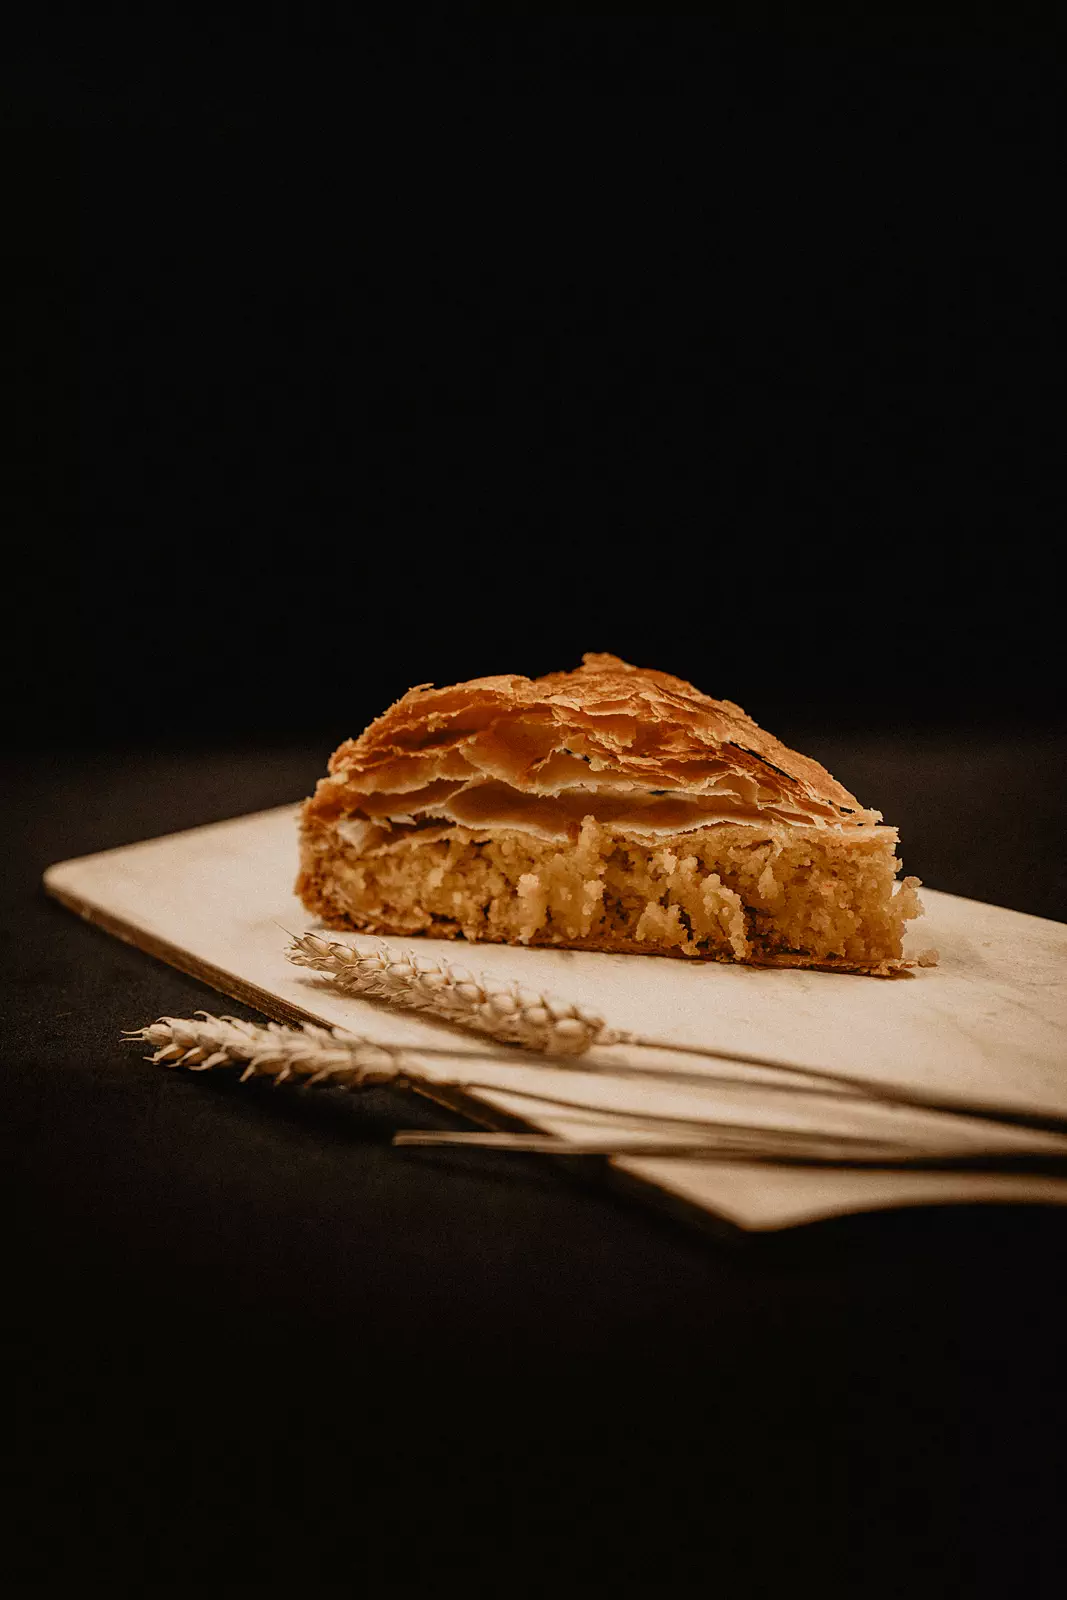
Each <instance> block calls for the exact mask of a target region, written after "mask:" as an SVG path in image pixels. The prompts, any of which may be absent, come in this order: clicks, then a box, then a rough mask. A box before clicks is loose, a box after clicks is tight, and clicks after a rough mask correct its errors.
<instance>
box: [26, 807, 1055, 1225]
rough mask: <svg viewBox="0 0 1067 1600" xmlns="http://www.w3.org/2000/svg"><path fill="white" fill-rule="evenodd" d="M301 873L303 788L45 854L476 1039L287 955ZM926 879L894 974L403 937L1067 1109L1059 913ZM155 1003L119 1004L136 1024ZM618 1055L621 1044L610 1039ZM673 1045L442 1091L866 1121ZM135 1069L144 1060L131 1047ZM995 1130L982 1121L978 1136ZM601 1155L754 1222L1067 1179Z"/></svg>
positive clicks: (494, 967) (274, 967) (540, 984)
mask: <svg viewBox="0 0 1067 1600" xmlns="http://www.w3.org/2000/svg"><path fill="white" fill-rule="evenodd" d="M295 872H296V808H295V807H294V806H283V807H280V808H278V809H275V810H271V811H265V812H260V813H258V814H256V815H252V816H246V817H239V818H236V819H234V820H233V821H230V822H223V823H218V824H213V825H211V826H208V827H204V828H197V829H193V830H191V831H189V832H186V833H180V834H172V835H170V836H168V837H166V838H163V839H155V840H148V841H146V842H144V843H141V844H135V845H130V846H128V847H125V848H123V849H119V850H110V851H105V852H103V853H101V854H99V855H93V856H84V857H82V858H80V859H78V860H74V861H66V862H62V863H60V864H58V865H56V866H54V867H51V868H50V869H49V870H48V872H47V873H46V875H45V886H46V888H47V889H48V892H49V893H50V894H52V895H54V896H55V897H56V898H57V899H59V900H61V901H63V903H64V904H66V905H67V906H69V907H70V908H71V909H73V910H74V911H76V912H78V913H79V914H80V915H81V916H83V917H86V918H87V919H88V920H90V921H92V922H95V923H98V924H100V925H101V926H102V927H104V928H106V929H108V930H109V931H110V932H112V933H114V934H116V935H118V937H120V938H122V939H125V940H127V941H128V942H130V943H132V944H135V945H137V946H139V947H140V948H142V949H144V950H146V951H149V952H150V953H151V954H153V955H155V956H158V957H160V958H162V959H163V960H164V961H167V962H170V963H171V964H172V965H174V966H177V967H181V968H182V969H184V970H185V971H188V972H190V973H193V974H194V975H196V976H198V977H200V978H202V979H204V980H205V981H206V982H208V983H210V984H211V985H212V986H213V987H215V988H217V989H219V990H220V991H221V992H222V993H223V994H226V995H229V996H231V997H233V998H237V999H240V1000H243V1001H245V1002H247V1003H249V1004H250V1005H252V1006H255V1007H257V1008H258V1009H259V1010H261V1011H263V1012H265V1013H266V1014H267V1015H269V1016H272V1017H274V1018H276V1019H279V1020H293V1019H314V1020H317V1021H321V1022H326V1023H329V1024H332V1025H340V1026H343V1027H345V1028H348V1029H350V1030H352V1031H353V1032H357V1033H366V1034H370V1035H373V1036H374V1037H377V1038H380V1039H387V1040H390V1041H392V1042H395V1043H401V1044H406V1045H409V1046H412V1047H417V1046H418V1045H419V1044H422V1045H423V1046H428V1045H431V1044H432V1045H435V1046H440V1045H441V1044H442V1043H447V1044H454V1045H455V1047H456V1049H457V1050H459V1051H464V1050H471V1049H473V1048H474V1047H475V1046H474V1044H473V1042H471V1043H468V1042H466V1041H465V1039H464V1037H463V1036H461V1035H458V1034H457V1033H456V1031H455V1030H453V1029H450V1028H447V1027H446V1026H444V1025H441V1024H437V1023H434V1022H432V1021H429V1020H427V1019H424V1018H422V1017H420V1016H415V1015H412V1014H410V1013H401V1012H396V1011H392V1010H389V1009H387V1008H385V1007H383V1006H381V1005H380V1004H375V1003H373V1002H368V1001H365V1000H359V999H355V998H352V997H346V996H344V995H340V994H338V993H336V992H334V991H333V990H332V989H330V988H329V987H328V986H327V985H325V984H324V983H323V982H322V980H320V979H317V978H316V977H315V976H314V975H313V974H310V973H307V972H305V971H301V970H300V969H299V968H295V967H293V966H292V965H291V964H290V963H289V962H288V961H287V960H286V958H285V954H284V951H285V946H286V943H287V939H286V934H285V932H284V931H283V930H285V929H289V930H293V931H296V930H303V929H305V928H307V927H308V926H309V925H310V924H309V919H308V917H307V914H306V913H305V912H304V910H303V908H302V907H301V906H300V904H299V902H298V901H297V900H296V898H295V896H294V895H293V892H292V884H293V879H294V877H295ZM923 899H924V903H925V905H926V907H927V916H926V918H925V920H924V921H923V922H922V923H921V924H920V925H919V929H918V930H917V933H916V935H915V936H914V937H915V938H916V940H917V943H918V945H919V946H926V945H930V944H932V945H934V946H936V947H937V948H938V950H939V951H940V956H941V961H940V965H939V966H938V967H936V968H929V969H918V970H916V971H915V972H914V973H912V974H910V975H908V976H905V977H901V978H895V979H890V980H878V979H872V978H860V977H854V976H847V975H843V974H837V973H820V972H802V971H792V970H789V971H767V970H760V969H756V968H750V967H738V966H725V965H718V964H714V963H703V962H691V961H682V960H669V959H663V958H658V957H651V956H619V955H592V954H588V953H586V952H580V951H554V950H527V949H521V948H513V947H509V946H506V945H468V944H462V943H458V944H457V943H454V942H451V941H449V942H441V941H432V940H420V941H418V945H419V948H420V949H421V950H425V951H427V952H438V953H441V954H444V955H445V956H447V957H448V959H450V960H451V961H453V962H459V963H461V964H462V965H464V966H466V967H468V968H470V969H473V970H477V971H482V972H487V973H491V974H493V975H494V976H497V977H506V978H517V979H519V980H521V981H522V982H523V983H524V984H525V985H526V986H527V987H529V988H531V989H536V990H546V991H551V992H553V993H555V994H558V995H561V996H565V997H567V998H570V999H574V1000H577V1001H579V1002H581V1003H583V1004H585V1005H590V1006H592V1007H594V1008H595V1009H596V1010H597V1011H598V1012H600V1014H601V1015H603V1016H605V1017H606V1018H607V1019H608V1021H609V1022H611V1023H612V1024H613V1025H614V1026H616V1027H623V1028H629V1029H632V1030H635V1031H640V1032H642V1033H644V1034H649V1035H654V1036H655V1037H657V1038H661V1039H669V1040H671V1041H673V1042H675V1043H679V1044H695V1045H704V1046H711V1047H715V1048H719V1049H726V1050H737V1051H739V1052H743V1053H746V1054H759V1055H770V1056H775V1057H779V1058H784V1059H786V1060H788V1061H791V1062H794V1063H797V1064H799V1065H803V1066H806V1067H813V1068H822V1069H829V1070H831V1071H838V1072H845V1073H850V1074H854V1075H857V1076H863V1077H865V1078H870V1079H871V1080H872V1081H879V1080H881V1081H891V1082H893V1083H898V1084H907V1085H911V1086H915V1087H920V1088H922V1089H925V1090H928V1091H929V1090H936V1091H939V1092H944V1093H946V1094H955V1095H959V1096H964V1097H970V1098H972V1099H978V1098H981V1099H986V1100H992V1101H996V1102H998V1103H1003V1104H1008V1105H1015V1106H1020V1107H1026V1108H1035V1109H1041V1110H1045V1111H1053V1112H1056V1113H1059V1114H1067V1046H1065V1040H1067V926H1065V925H1063V924H1061V923H1054V922H1047V921H1044V920H1042V919H1040V918H1037V917H1028V916H1023V915H1021V914H1020V913H1018V912H1013V911H1008V910H1004V909H1003V908H1000V907H997V906H988V905H983V904H980V903H978V902H976V901H971V900H962V899H959V898H958V897H956V896H953V895H946V894H938V893H935V892H933V891H929V890H924V891H923ZM334 937H339V936H337V935H334ZM352 937H353V938H354V937H355V936H352ZM356 942H359V941H358V940H357V941H356ZM387 942H389V943H391V944H392V945H394V946H396V947H398V948H402V947H403V945H404V941H402V940H390V941H387ZM151 1020H153V1019H152V1018H148V1017H130V1018H129V1019H128V1022H129V1026H130V1027H131V1028H133V1027H139V1026H141V1025H143V1024H144V1023H146V1022H149V1021H151ZM479 1048H483V1049H484V1045H479ZM613 1054H614V1056H615V1058H616V1059H617V1058H618V1056H619V1054H620V1052H618V1051H615V1052H613ZM621 1054H622V1055H623V1056H624V1057H626V1058H627V1059H629V1060H630V1061H632V1062H636V1061H638V1060H641V1061H643V1062H647V1063H649V1064H650V1065H652V1066H653V1067H654V1066H655V1065H656V1064H657V1063H658V1064H659V1065H660V1066H661V1067H663V1066H666V1065H668V1064H669V1065H670V1066H671V1067H673V1068H675V1069H677V1067H678V1065H679V1058H678V1057H673V1058H668V1057H665V1056H664V1057H655V1056H652V1057H649V1056H646V1055H644V1054H641V1055H635V1054H632V1053H631V1054H629V1055H627V1052H625V1051H624V1052H621ZM425 1059H426V1062H427V1063H428V1064H432V1063H431V1058H429V1057H427V1058H425ZM683 1060H684V1066H685V1067H686V1069H687V1070H690V1071H693V1072H697V1073H701V1074H705V1075H706V1082H705V1083H701V1084H697V1085H689V1086H685V1087H682V1086H679V1085H678V1084H677V1083H676V1082H672V1081H668V1080H667V1079H666V1078H664V1079H662V1080H658V1079H656V1078H643V1079H638V1080H632V1081H628V1080H618V1079H611V1078H603V1077H601V1078H590V1076H589V1075H587V1074H581V1075H578V1074H575V1073H568V1072H565V1071H555V1070H553V1069H552V1068H548V1067H545V1066H540V1065H537V1064H536V1058H530V1057H526V1056H523V1057H520V1058H517V1057H516V1053H515V1052H514V1051H506V1050H505V1051H502V1053H501V1057H500V1064H499V1065H498V1066H493V1065H492V1064H489V1063H485V1062H484V1061H479V1062H477V1063H471V1064H470V1066H469V1067H468V1071H469V1072H470V1073H472V1074H474V1075H475V1076H477V1078H478V1079H479V1081H481V1082H489V1083H491V1084H493V1085H497V1084H499V1085H500V1087H499V1088H497V1087H490V1088H482V1089H478V1090H472V1089H470V1088H466V1089H465V1090H464V1091H463V1093H462V1094H461V1095H459V1096H457V1095H456V1094H455V1093H453V1092H451V1091H448V1090H442V1091H441V1092H440V1094H439V1098H442V1099H446V1100H449V1101H450V1102H451V1103H453V1104H459V1105H461V1106H462V1107H463V1109H465V1110H466V1111H468V1112H469V1113H470V1114H471V1115H472V1116H473V1117H475V1118H476V1119H477V1120H479V1121H481V1122H483V1123H485V1124H488V1125H490V1126H492V1125H500V1124H502V1123H506V1124H507V1125H513V1124H514V1123H515V1122H516V1121H518V1122H521V1123H522V1124H523V1125H527V1126H535V1127H538V1128H541V1129H545V1130H548V1131H550V1132H553V1133H555V1134H557V1135H558V1136H559V1137H560V1138H563V1139H567V1138H571V1137H574V1136H576V1133H578V1134H580V1135H581V1136H582V1137H588V1136H589V1134H590V1133H591V1132H592V1131H593V1130H594V1129H595V1128H597V1127H598V1126H601V1125H602V1124H598V1123H597V1121H596V1117H595V1114H591V1115H590V1116H589V1117H586V1118H585V1119H584V1120H583V1119H580V1118H577V1117H576V1115H575V1114H574V1113H568V1112H566V1111H559V1110H557V1111H555V1112H553V1111H552V1110H551V1109H549V1110H542V1109H541V1108H540V1107H538V1108H537V1109H536V1110H531V1103H530V1102H529V1101H527V1100H523V1099H522V1098H520V1097H519V1096H518V1095H517V1094H516V1093H515V1092H514V1091H519V1090H524V1089H525V1090H530V1091H532V1092H535V1093H538V1094H553V1095H556V1094H558V1095H559V1096H560V1097H561V1098H563V1099H572V1098H580V1099H582V1100H584V1101H586V1102H588V1103H589V1104H592V1105H602V1106H604V1107H605V1108H606V1109H624V1110H627V1109H628V1110H630V1111H631V1112H633V1113H634V1115H635V1117H637V1116H641V1115H647V1116H648V1117H650V1118H651V1117H656V1116H663V1115H665V1114H667V1115H672V1116H673V1115H679V1116H693V1115H700V1116H703V1117H708V1116H722V1117H723V1118H724V1119H726V1120H732V1119H733V1120H748V1121H753V1120H756V1121H760V1120H762V1121H766V1122H768V1123H781V1122H786V1121H789V1122H791V1123H792V1124H793V1125H795V1126H819V1127H833V1128H840V1129H841V1130H843V1131H844V1130H846V1129H848V1128H850V1127H859V1128H860V1129H861V1130H862V1131H867V1130H868V1129H869V1128H870V1127H871V1126H872V1125H873V1124H872V1123H871V1121H870V1116H869V1114H868V1113H866V1112H864V1113H862V1114H860V1113H857V1112H855V1111H854V1110H853V1109H852V1108H850V1107H849V1106H848V1105H847V1104H846V1103H845V1102H844V1101H843V1100H842V1099H841V1098H840V1097H837V1098H836V1099H835V1100H834V1101H829V1100H823V1099H821V1098H818V1099H812V1100H810V1102H809V1103H807V1104H798V1103H797V1097H795V1096H794V1097H787V1096H786V1095H784V1094H782V1093H780V1092H777V1091H775V1090H774V1089H773V1088H772V1087H770V1085H769V1082H768V1081H767V1080H766V1079H765V1077H764V1075H761V1074H759V1073H749V1074H747V1076H748V1077H750V1078H754V1079H756V1080H757V1081H759V1080H762V1081H763V1082H764V1087H763V1088H762V1089H755V1090H754V1089H753V1088H752V1087H751V1085H748V1086H746V1087H745V1088H743V1089H738V1088H733V1089H731V1088H729V1087H725V1086H721V1085H718V1084H716V1081H715V1080H716V1078H717V1077H719V1076H721V1075H722V1074H723V1072H724V1070H729V1069H725V1068H724V1066H723V1064H722V1063H721V1062H719V1063H716V1062H714V1061H709V1060H706V1059H705V1060H703V1061H702V1060H701V1058H699V1057H692V1058H688V1057H687V1058H683ZM527 1062H529V1063H530V1064H527ZM130 1070H131V1072H132V1071H148V1070H150V1069H149V1068H148V1067H147V1066H143V1065H142V1064H141V1062H140V1060H139V1058H138V1057H137V1056H136V1055H135V1054H134V1053H133V1052H131V1063H130ZM438 1070H439V1072H440V1073H441V1074H442V1075H447V1073H446V1069H444V1068H441V1067H439V1068H438ZM453 1075H454V1069H453ZM509 1088H510V1089H511V1090H512V1091H513V1092H512V1093H510V1094H509V1093H508V1089H509ZM220 1114H221V1113H220ZM857 1116H859V1118H860V1120H859V1122H856V1121H855V1118H856V1117H857ZM874 1117H875V1124H876V1125H877V1126H879V1127H881V1126H883V1125H884V1122H885V1119H886V1118H888V1119H889V1120H890V1122H891V1123H892V1125H893V1126H894V1127H895V1128H897V1129H904V1128H907V1129H909V1130H911V1131H912V1132H913V1133H914V1136H915V1137H916V1138H920V1137H921V1136H922V1135H923V1132H924V1119H923V1118H922V1117H921V1116H916V1114H914V1113H911V1112H903V1113H902V1112H900V1111H888V1112H878V1111H876V1112H875V1113H874ZM813 1119H814V1120H813ZM878 1119H882V1120H881V1121H879V1120H878ZM927 1120H928V1119H927ZM635 1126H636V1124H635ZM953 1126H958V1125H957V1124H954V1125H953ZM988 1135H989V1130H988V1129H986V1130H983V1131H982V1137H983V1139H986V1138H988ZM961 1137H962V1138H963V1139H964V1140H966V1139H967V1138H968V1137H969V1135H968V1134H967V1132H966V1131H963V1133H962V1134H961ZM1020 1138H1021V1139H1022V1140H1023V1141H1029V1143H1028V1144H1027V1147H1028V1148H1031V1147H1033V1145H1034V1141H1035V1138H1036V1142H1037V1143H1041V1138H1040V1136H1033V1135H1023V1136H1019V1135H1016V1134H1013V1133H1011V1132H1010V1131H1009V1132H1008V1133H1007V1134H1006V1135H1005V1136H1004V1139H1005V1143H1006V1144H1007V1145H1012V1144H1013V1141H1018V1140H1019V1139H1020ZM612 1165H613V1167H614V1169H615V1171H616V1172H617V1173H619V1174H620V1175H623V1176H624V1177H625V1178H626V1179H627V1180H629V1186H630V1187H634V1188H635V1189H636V1190H637V1191H639V1192H641V1193H642V1194H644V1195H645V1197H646V1198H648V1199H650V1200H653V1199H654V1200H657V1201H659V1202H660V1203H669V1204H670V1205H671V1206H672V1207H675V1208H677V1207H681V1208H682V1209H684V1210H686V1211H687V1212H688V1213H690V1214H692V1215H696V1216H703V1217H705V1218H711V1217H715V1218H720V1219H725V1220H727V1221H728V1222H731V1223H733V1224H735V1225H737V1226H740V1227H743V1228H749V1229H774V1228H782V1227H787V1226H791V1225H794V1224H798V1223H803V1222H809V1221H812V1220H815V1219H818V1218H820V1217H826V1216H832V1215H835V1214H840V1213H847V1212H853V1211H865V1210H870V1209H875V1208H881V1207H888V1206H900V1205H917V1204H927V1203H958V1202H961V1201H1038V1202H1045V1203H1059V1204H1063V1203H1067V1180H1064V1181H1061V1180H1058V1179H1048V1178H1037V1177H1031V1176H1022V1175H987V1174H975V1173H968V1174H958V1173H954V1174H949V1173H936V1172H928V1173H918V1172H913V1173H899V1172H896V1173H894V1172H869V1173H868V1172H856V1171H848V1172H844V1171H827V1170H822V1169H805V1170H800V1169H796V1168H778V1167H767V1166H763V1165H757V1164H751V1163H748V1164H744V1165H722V1164H715V1163H711V1162H704V1161H693V1160H680V1159H669V1158H660V1159H654V1160H653V1159H647V1158H634V1157H629V1156H627V1157H616V1158H613V1163H612Z"/></svg>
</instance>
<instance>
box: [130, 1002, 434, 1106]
mask: <svg viewBox="0 0 1067 1600" xmlns="http://www.w3.org/2000/svg"><path fill="white" fill-rule="evenodd" d="M123 1038H124V1039H125V1040H126V1041H127V1042H128V1043H130V1044H134V1043H141V1042H143V1043H145V1044H151V1045H155V1046H156V1051H155V1054H154V1055H150V1056H146V1057H145V1060H146V1061H152V1062H159V1063H163V1064H165V1065H166V1066H170V1067H178V1066H181V1067H188V1068H189V1069H190V1070H191V1071H193V1072H206V1071H208V1070H209V1069H210V1068H211V1067H222V1066H235V1065H242V1064H243V1065H244V1069H245V1070H244V1072H243V1073H242V1074H241V1082H242V1083H244V1082H245V1081H246V1079H248V1078H256V1077H267V1078H273V1079H274V1080H275V1081H276V1082H277V1083H284V1082H285V1081H286V1080H287V1079H289V1078H296V1079H300V1080H301V1081H302V1082H304V1083H308V1084H312V1083H332V1084H338V1085H342V1086H344V1087H345V1088H350V1089H354V1088H364V1087H366V1086H369V1085H371V1084H376V1083H395V1082H397V1081H398V1080H401V1079H405V1078H407V1076H408V1074H409V1072H410V1071H411V1063H410V1062H409V1060H408V1057H407V1055H406V1052H404V1051H403V1050H400V1049H399V1048H397V1047H396V1046H395V1045H386V1044H378V1043H377V1042H375V1041H374V1040H371V1039H364V1038H361V1037H359V1036H358V1035H356V1034H350V1033H345V1032H344V1031H343V1030H341V1029H337V1028H322V1027H318V1026H317V1025H316V1024H314V1023H310V1022H309V1023H306V1024H305V1025H304V1027H302V1028H285V1027H282V1026H281V1024H280V1023H277V1022H269V1023H266V1024H261V1023H256V1022H242V1021H241V1019H240V1018H239V1017H215V1016H212V1015H211V1013H210V1012H208V1011H198V1012H197V1014H196V1016H195V1017H160V1018H159V1019H158V1021H156V1022H152V1023H150V1024H149V1025H148V1027H147V1028H136V1029H131V1030H128V1031H127V1032H126V1033H124V1034H123Z"/></svg>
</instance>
